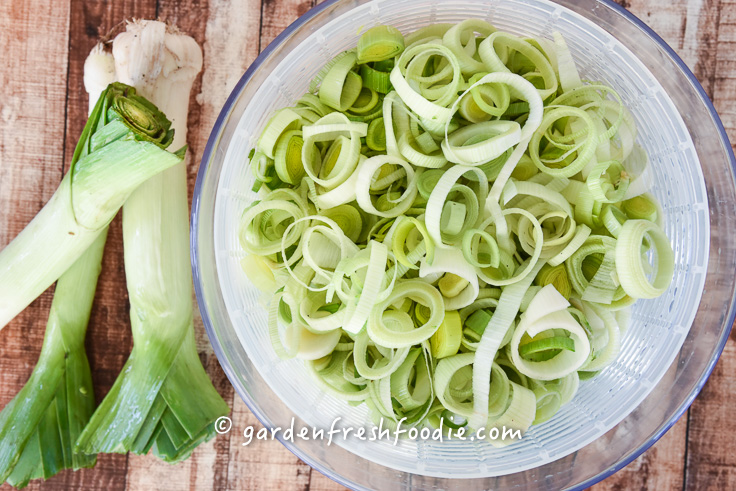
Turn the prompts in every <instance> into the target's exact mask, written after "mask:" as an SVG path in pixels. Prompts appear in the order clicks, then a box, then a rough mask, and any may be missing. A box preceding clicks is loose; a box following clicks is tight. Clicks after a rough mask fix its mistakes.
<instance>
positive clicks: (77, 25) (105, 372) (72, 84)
mask: <svg viewBox="0 0 736 491" xmlns="http://www.w3.org/2000/svg"><path fill="white" fill-rule="evenodd" d="M155 13H156V1H155V0H124V1H122V2H105V1H99V0H95V1H86V2H72V5H71V21H70V25H69V89H68V92H67V132H66V134H67V144H66V158H65V163H66V165H68V162H69V161H70V160H71V157H72V153H73V152H74V146H75V144H76V142H77V139H78V138H79V134H80V133H81V132H82V128H83V127H84V124H85V122H86V120H87V112H88V100H89V99H88V96H87V92H86V91H85V90H84V80H83V77H84V61H85V59H86V58H87V55H88V54H89V51H90V49H92V47H93V46H94V45H95V44H97V42H98V40H99V39H100V37H101V36H108V35H109V34H110V33H112V32H113V31H115V32H117V30H119V29H120V28H121V27H122V24H121V22H122V21H123V20H124V19H126V18H131V17H151V16H155ZM129 308H130V306H129V304H128V293H127V290H126V288H125V269H124V265H123V236H122V228H121V220H120V217H119V216H118V217H117V218H116V219H115V220H114V221H113V223H112V225H111V226H110V232H109V234H108V239H107V245H106V247H105V255H104V258H103V261H102V273H101V274H100V278H99V280H98V283H97V293H96V295H95V303H94V307H93V309H92V316H91V318H90V325H89V328H88V332H87V343H86V346H87V354H88V356H89V359H90V365H91V368H92V377H93V382H94V387H95V397H96V399H97V401H98V402H99V401H101V400H102V399H103V398H104V396H105V395H106V394H107V392H108V391H109V390H110V387H111V386H112V384H113V383H114V382H115V379H116V378H117V376H118V374H119V372H120V369H121V368H122V367H123V364H124V363H125V360H126V359H127V358H128V354H129V353H130V349H131V346H132V337H131V332H130V318H129V315H128V310H129ZM127 471H128V456H127V455H119V454H113V455H104V456H100V458H99V462H98V464H97V466H96V467H95V468H94V469H84V470H82V471H79V472H71V471H67V472H65V473H63V474H61V475H60V476H59V479H58V481H57V480H53V479H52V480H51V481H49V484H50V485H52V486H53V488H54V489H70V490H71V489H100V490H110V491H112V490H122V489H125V482H126V478H127V477H126V473H127Z"/></svg>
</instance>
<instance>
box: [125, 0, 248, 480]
mask: <svg viewBox="0 0 736 491" xmlns="http://www.w3.org/2000/svg"><path fill="white" fill-rule="evenodd" d="M158 16H159V18H160V19H161V20H163V21H165V22H170V23H172V24H176V25H177V26H178V27H179V28H180V29H181V30H182V31H183V32H185V33H187V34H189V35H190V36H192V37H194V38H195V39H196V40H197V42H198V43H199V44H200V46H202V49H203V54H204V67H203V71H202V74H201V75H200V76H199V77H198V78H197V80H196V81H195V83H194V86H193V88H192V96H191V97H192V98H191V100H190V109H189V118H188V136H187V140H188V142H187V143H188V144H189V154H188V157H187V166H188V180H189V193H190V196H191V193H192V190H193V188H194V181H195V179H196V174H197V169H198V168H199V162H200V160H201V158H202V153H203V152H204V147H205V144H206V143H207V139H208V138H209V134H210V131H211V130H212V127H213V125H214V122H215V120H216V119H217V116H218V114H219V112H220V109H221V108H222V106H223V104H224V103H225V100H226V99H227V96H228V95H229V93H230V90H232V88H233V87H234V85H235V83H236V82H237V81H238V79H239V78H240V76H241V75H242V73H243V72H244V71H245V69H246V68H247V67H248V65H249V64H250V63H251V62H252V61H253V59H255V57H256V55H257V54H258V51H257V48H258V32H259V24H260V2H258V1H253V0H248V1H244V2H228V1H223V0H210V1H207V0H186V1H181V2H179V1H171V0H161V1H159V4H158ZM193 301H194V299H193ZM195 305H196V304H195ZM195 330H196V332H197V345H198V348H199V352H200V358H201V359H202V362H203V364H204V366H205V368H206V369H207V371H208V373H209V375H210V377H211V378H212V380H213V383H214V384H215V387H217V389H218V390H219V392H220V394H222V395H223V397H224V398H225V400H226V401H227V402H228V404H230V405H231V407H232V403H233V397H234V392H233V389H232V386H231V385H230V383H229V382H228V380H227V377H225V374H224V373H223V372H222V370H221V368H220V366H219V364H218V362H217V359H216V358H215V356H214V353H213V352H212V348H211V346H210V344H209V341H208V340H207V336H206V334H205V332H204V327H203V325H202V320H201V317H200V316H199V313H198V311H197V309H196V307H195ZM241 404H242V403H241ZM232 417H233V420H234V424H235V426H236V427H243V426H244V425H245V423H244V421H243V419H242V418H245V416H243V417H242V418H241V419H238V418H237V417H236V416H235V413H234V414H233V415H232ZM231 460H232V455H231V449H230V435H222V436H218V437H216V438H215V439H214V440H213V441H211V442H209V443H207V444H206V445H202V446H200V447H199V448H198V449H197V450H196V451H195V452H194V454H193V455H192V457H191V458H190V459H188V460H187V461H186V462H184V463H182V464H179V465H177V466H171V465H169V464H166V463H164V462H160V461H158V460H156V459H153V458H151V457H144V458H135V459H133V458H131V462H130V468H129V472H128V481H127V487H128V489H141V488H143V487H154V488H156V487H160V485H161V482H166V483H168V484H167V486H170V488H171V489H186V488H190V489H226V488H228V489H232V486H231V485H230V479H232V476H231V475H230V473H231V469H230V468H229V465H230V461H231ZM256 474H257V473H256Z"/></svg>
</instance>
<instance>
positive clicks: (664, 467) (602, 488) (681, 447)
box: [590, 416, 687, 491]
mask: <svg viewBox="0 0 736 491" xmlns="http://www.w3.org/2000/svg"><path fill="white" fill-rule="evenodd" d="M686 438H687V417H686V416H683V417H682V418H680V420H679V421H678V422H677V423H676V424H675V426H673V427H672V428H671V429H670V430H669V431H668V432H667V433H665V435H664V436H663V437H662V439H661V440H659V441H658V442H657V443H656V444H655V445H654V446H653V447H652V448H650V449H649V450H647V451H646V452H644V453H643V454H642V455H641V456H640V457H639V458H637V459H636V460H634V461H633V462H632V463H631V464H629V465H627V466H626V467H625V468H623V469H622V470H620V471H618V472H617V473H616V474H614V475H612V476H611V477H609V478H607V479H606V480H605V481H603V482H601V483H599V484H596V485H595V486H593V487H592V488H590V489H591V490H593V491H606V490H609V491H618V490H622V489H682V486H683V478H684V469H683V467H684V462H685V459H684V456H685V442H686Z"/></svg>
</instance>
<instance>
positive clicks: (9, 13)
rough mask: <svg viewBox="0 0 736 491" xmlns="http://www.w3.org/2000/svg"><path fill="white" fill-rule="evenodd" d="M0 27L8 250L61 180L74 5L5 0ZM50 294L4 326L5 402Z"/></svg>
mask: <svg viewBox="0 0 736 491" xmlns="http://www.w3.org/2000/svg"><path fill="white" fill-rule="evenodd" d="M0 25H1V26H3V28H2V31H0V53H2V68H0V248H2V247H5V245H7V243H8V242H10V240H12V239H13V238H14V237H15V236H16V235H17V234H18V233H19V232H20V231H21V230H22V229H23V228H24V227H25V225H26V224H27V223H28V222H29V221H30V220H31V219H32V218H33V217H34V215H35V214H36V213H37V212H38V211H39V210H40V209H41V208H42V207H43V205H44V204H45V203H46V201H47V200H48V199H49V198H50V197H51V196H52V194H53V193H54V190H55V189H56V187H57V186H58V184H59V181H60V180H61V176H62V167H63V162H64V145H63V142H64V127H65V118H64V116H65V100H66V91H67V73H68V72H67V70H68V62H67V53H68V45H69V38H68V32H69V30H68V27H69V2H68V1H63V0H60V1H58V2H53V3H49V2H45V1H43V0H38V1H35V0H31V1H28V2H2V3H0ZM9 26H12V29H9ZM52 293H53V288H51V289H50V291H47V292H46V293H44V294H43V295H41V297H40V298H39V299H37V300H36V301H35V302H33V303H32V304H31V305H30V306H29V307H28V308H27V309H26V310H25V311H24V312H22V313H21V314H20V315H19V316H18V317H16V319H15V320H14V321H12V322H11V323H10V324H9V325H8V326H6V327H5V329H3V330H2V331H0V374H2V379H1V380H0V406H3V407H4V406H5V404H7V403H8V402H9V401H10V399H11V398H12V397H13V396H15V394H16V393H17V392H18V391H19V390H20V389H21V387H23V385H24V384H25V383H26V380H27V379H28V376H29V375H30V373H31V371H32V370H33V367H34V366H35V364H36V360H37V358H38V354H39V352H40V349H41V343H42V340H43V334H44V328H45V326H46V319H47V316H48V311H49V307H50V305H51V298H52ZM65 479H66V477H65ZM34 487H36V488H37V487H38V484H35V483H34Z"/></svg>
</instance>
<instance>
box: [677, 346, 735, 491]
mask: <svg viewBox="0 0 736 491" xmlns="http://www.w3.org/2000/svg"><path fill="white" fill-rule="evenodd" d="M734 373H736V333H732V334H731V339H730V340H729V342H728V344H726V349H725V350H724V351H723V355H722V356H721V359H720V361H719V362H718V364H717V365H716V368H715V370H714V371H713V374H712V375H711V377H710V379H709V380H708V382H707V383H706V384H705V388H704V389H703V391H702V392H701V393H700V395H699V396H698V398H697V399H696V400H695V402H694V403H693V405H692V407H691V408H690V431H689V440H688V459H687V475H686V482H685V489H688V490H700V489H736V453H734V452H733V451H732V450H731V448H732V446H733V438H734V435H736V422H734V418H733V411H734V407H736V378H734V375H733V374H734Z"/></svg>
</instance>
